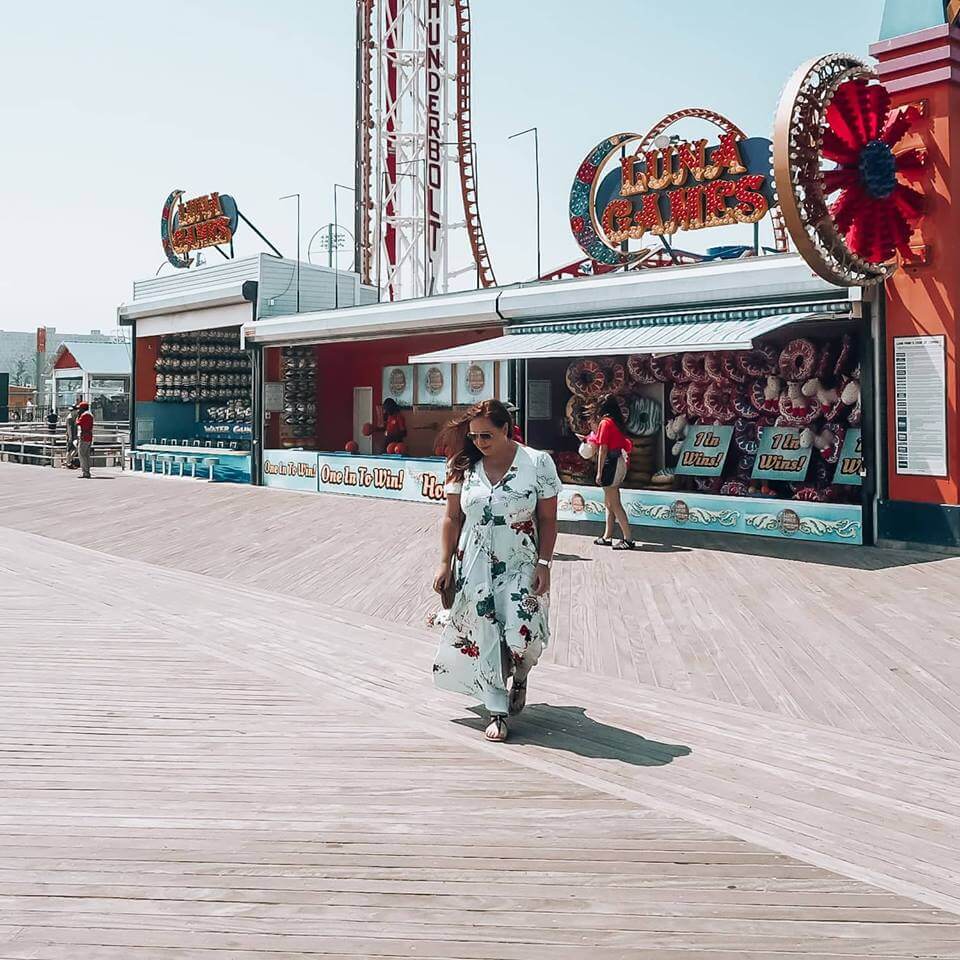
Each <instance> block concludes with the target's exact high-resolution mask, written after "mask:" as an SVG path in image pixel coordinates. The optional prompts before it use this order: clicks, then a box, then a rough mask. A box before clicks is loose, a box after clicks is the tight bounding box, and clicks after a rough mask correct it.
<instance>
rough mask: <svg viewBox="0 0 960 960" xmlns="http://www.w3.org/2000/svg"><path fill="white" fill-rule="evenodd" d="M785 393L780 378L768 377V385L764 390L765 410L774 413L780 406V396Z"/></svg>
mask: <svg viewBox="0 0 960 960" xmlns="http://www.w3.org/2000/svg"><path fill="white" fill-rule="evenodd" d="M782 392H783V381H782V380H781V379H780V378H779V377H775V376H772V375H771V376H769V377H767V384H766V386H765V387H764V388H763V409H764V410H767V411H769V412H771V413H772V412H773V411H775V410H777V409H778V407H779V406H780V394H781V393H782Z"/></svg>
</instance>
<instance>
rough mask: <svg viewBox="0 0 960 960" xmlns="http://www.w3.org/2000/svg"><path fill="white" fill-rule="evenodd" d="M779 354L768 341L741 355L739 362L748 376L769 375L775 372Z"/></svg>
mask: <svg viewBox="0 0 960 960" xmlns="http://www.w3.org/2000/svg"><path fill="white" fill-rule="evenodd" d="M779 361H780V354H779V353H777V348H776V347H773V346H771V345H770V344H769V343H761V344H760V346H758V347H754V349H753V350H748V351H747V352H746V353H744V354H742V355H741V361H740V364H741V366H742V367H743V371H744V373H746V375H747V376H748V377H769V376H770V375H771V374H774V373H776V372H777V369H778V367H779Z"/></svg>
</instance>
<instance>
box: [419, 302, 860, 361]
mask: <svg viewBox="0 0 960 960" xmlns="http://www.w3.org/2000/svg"><path fill="white" fill-rule="evenodd" d="M827 319H829V320H836V319H845V315H844V316H841V317H838V315H837V314H818V313H787V314H778V315H776V316H772V317H761V318H759V319H754V320H715V321H704V322H701V323H672V324H658V325H655V326H648V327H608V328H606V329H600V330H584V331H580V332H577V333H519V334H510V335H508V336H505V337H497V338H495V339H493V340H481V341H479V342H478V343H469V344H464V345H463V346H462V347H452V348H450V349H448V350H436V351H434V352H432V353H422V354H419V355H417V356H413V357H410V360H409V362H410V363H472V362H473V361H475V360H524V359H530V358H532V357H538V358H539V357H591V356H607V355H609V354H632V353H657V354H666V353H690V352H692V351H695V350H696V351H700V350H749V349H751V348H752V347H753V345H754V343H753V342H754V340H755V339H756V338H757V337H760V336H763V334H765V333H770V332H771V331H772V330H777V329H778V328H780V327H783V326H786V325H787V324H788V323H800V322H802V321H809V320H827Z"/></svg>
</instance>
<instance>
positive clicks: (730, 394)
mask: <svg viewBox="0 0 960 960" xmlns="http://www.w3.org/2000/svg"><path fill="white" fill-rule="evenodd" d="M735 396H736V391H735V390H734V388H733V386H732V385H731V384H730V383H729V381H727V380H723V381H722V382H714V383H711V384H709V385H708V386H707V389H706V391H705V392H704V395H703V407H704V409H705V410H706V411H707V416H708V417H713V418H714V419H715V420H719V421H721V422H727V421H730V420H732V419H733V400H734V397H735Z"/></svg>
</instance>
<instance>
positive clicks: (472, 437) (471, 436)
mask: <svg viewBox="0 0 960 960" xmlns="http://www.w3.org/2000/svg"><path fill="white" fill-rule="evenodd" d="M493 437H494V434H492V433H468V434H467V439H468V440H469V441H470V442H471V443H476V442H477V441H478V440H483V441H487V440H492V439H493Z"/></svg>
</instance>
